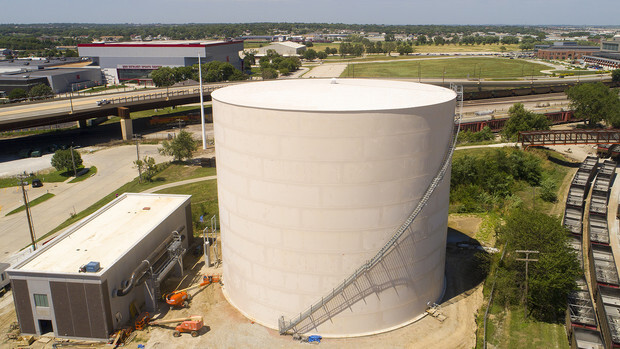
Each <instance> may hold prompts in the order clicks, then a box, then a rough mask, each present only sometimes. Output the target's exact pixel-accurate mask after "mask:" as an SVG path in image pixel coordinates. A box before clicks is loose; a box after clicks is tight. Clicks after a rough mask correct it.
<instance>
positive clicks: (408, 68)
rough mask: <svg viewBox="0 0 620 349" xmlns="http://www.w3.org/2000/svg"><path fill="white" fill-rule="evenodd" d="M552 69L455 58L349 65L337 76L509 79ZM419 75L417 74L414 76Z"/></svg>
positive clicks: (523, 63) (510, 61)
mask: <svg viewBox="0 0 620 349" xmlns="http://www.w3.org/2000/svg"><path fill="white" fill-rule="evenodd" d="M550 69H552V68H550V67H548V66H546V65H543V64H538V63H532V62H527V61H523V60H516V59H508V58H490V57H471V58H470V57H459V58H437V59H416V60H411V61H396V62H386V63H383V62H380V63H356V64H349V65H348V66H347V68H346V69H345V71H344V72H343V73H342V74H341V75H340V76H341V77H356V78H357V77H377V78H381V77H390V78H417V77H418V76H421V77H422V78H423V79H424V78H442V77H446V78H450V79H468V78H469V79H478V78H481V79H507V78H508V79H509V78H519V77H528V76H532V75H533V76H541V75H546V74H544V73H542V71H543V70H550ZM418 74H419V75H418Z"/></svg>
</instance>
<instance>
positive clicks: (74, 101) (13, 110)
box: [0, 84, 225, 139]
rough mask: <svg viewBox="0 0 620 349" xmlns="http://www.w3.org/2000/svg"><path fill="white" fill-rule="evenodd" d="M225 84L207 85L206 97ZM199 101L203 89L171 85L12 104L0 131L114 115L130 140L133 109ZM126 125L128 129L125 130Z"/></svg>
mask: <svg viewBox="0 0 620 349" xmlns="http://www.w3.org/2000/svg"><path fill="white" fill-rule="evenodd" d="M223 86H225V85H224V84H218V85H207V86H205V87H204V89H203V90H204V91H203V96H204V100H205V101H210V100H211V92H212V91H214V90H215V89H217V88H220V87H223ZM103 99H105V100H106V101H108V103H107V104H102V105H97V101H100V100H103ZM198 102H200V88H199V87H197V86H191V87H182V88H171V89H169V91H166V90H165V89H145V90H136V91H133V92H127V93H115V94H106V95H96V96H92V97H82V98H67V99H62V100H57V99H56V100H51V101H50V100H48V101H41V102H38V103H27V104H19V105H12V106H7V107H3V108H0V132H1V131H9V130H15V129H22V128H29V127H37V126H45V125H54V124H60V123H66V122H73V121H83V120H87V119H92V118H99V117H108V116H111V115H115V116H120V117H121V118H122V119H123V121H122V122H121V127H122V128H123V138H125V139H131V129H130V127H131V126H130V125H131V124H130V113H131V112H136V111H141V110H149V109H155V108H164V107H169V106H177V105H184V104H191V103H198ZM128 125H129V126H128ZM126 127H129V128H127V129H126ZM126 131H128V132H126Z"/></svg>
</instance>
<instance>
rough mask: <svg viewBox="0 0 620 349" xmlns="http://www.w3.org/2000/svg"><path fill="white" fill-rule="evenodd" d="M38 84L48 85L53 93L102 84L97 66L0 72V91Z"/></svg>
mask: <svg viewBox="0 0 620 349" xmlns="http://www.w3.org/2000/svg"><path fill="white" fill-rule="evenodd" d="M38 84H44V85H48V86H49V87H51V88H52V91H53V92H54V93H63V92H69V91H77V90H81V89H84V88H88V87H92V86H98V85H102V84H103V76H102V75H101V70H100V69H99V68H97V67H82V68H49V69H40V70H26V71H17V72H15V71H13V72H7V73H0V91H4V92H5V93H7V94H8V93H10V92H11V91H12V90H14V89H16V88H21V89H23V90H25V91H29V90H30V89H31V88H32V87H33V86H36V85H38Z"/></svg>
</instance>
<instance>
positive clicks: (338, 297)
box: [278, 84, 463, 334]
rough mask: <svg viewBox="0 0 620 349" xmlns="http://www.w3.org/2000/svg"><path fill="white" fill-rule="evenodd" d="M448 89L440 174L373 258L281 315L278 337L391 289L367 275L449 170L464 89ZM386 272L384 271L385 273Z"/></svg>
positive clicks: (307, 327)
mask: <svg viewBox="0 0 620 349" xmlns="http://www.w3.org/2000/svg"><path fill="white" fill-rule="evenodd" d="M450 88H451V89H452V90H454V92H456V94H457V98H456V110H457V112H456V113H455V116H454V124H453V125H452V127H453V130H452V136H451V140H450V145H449V147H448V149H447V150H446V152H445V154H444V156H443V160H442V164H441V167H440V169H439V171H438V172H437V174H436V175H435V177H434V178H433V180H432V181H431V183H430V184H429V186H428V187H427V188H426V191H425V192H424V195H423V196H422V199H421V200H420V202H419V203H418V204H417V206H416V207H415V209H414V210H413V212H411V214H410V215H409V216H408V217H407V219H406V220H405V221H404V222H403V224H402V225H401V226H400V227H399V228H398V230H396V232H395V233H394V235H392V237H391V238H390V239H389V240H388V241H387V242H386V243H385V245H383V247H382V248H381V249H380V250H379V251H378V252H377V254H376V255H375V256H374V257H373V258H372V259H370V260H368V261H367V262H366V263H364V264H363V265H362V266H360V267H359V268H358V269H357V270H356V271H355V272H354V273H353V274H351V275H350V276H349V277H347V278H346V279H345V280H344V281H343V282H342V283H340V284H339V285H338V286H336V287H335V288H333V289H332V290H331V291H330V292H329V293H328V294H326V295H325V296H323V297H322V298H321V299H320V300H318V301H317V302H316V303H314V304H312V305H310V307H309V308H308V309H306V310H305V311H303V312H301V313H300V314H299V315H298V316H296V317H294V318H292V319H290V320H287V319H285V318H284V316H281V317H280V319H278V328H279V331H280V334H300V333H306V332H308V331H310V330H312V329H316V328H317V327H318V325H320V324H321V323H323V322H325V321H327V320H329V319H330V318H332V317H333V316H334V315H335V314H338V313H339V312H340V311H342V310H344V309H346V308H350V307H351V305H352V304H354V303H355V302H357V301H359V300H362V299H363V298H365V297H367V296H368V295H370V294H372V293H378V292H381V291H382V290H384V289H387V288H391V287H393V285H392V284H384V285H382V284H381V283H380V282H376V281H375V280H373V278H372V277H371V275H370V273H369V272H370V271H371V270H373V269H374V268H375V267H377V266H379V265H380V264H381V261H382V260H383V259H384V257H385V256H386V254H388V252H390V251H391V250H392V249H393V248H394V247H395V246H396V245H397V243H398V242H399V239H400V238H401V236H402V235H403V233H404V232H405V231H406V230H407V229H408V228H409V227H410V226H411V223H413V222H414V221H415V219H416V218H417V217H418V215H419V214H420V212H421V211H422V209H423V208H424V207H425V206H426V204H427V203H428V200H429V199H430V198H431V196H432V195H433V193H434V191H435V189H437V187H438V186H439V184H440V183H441V181H442V180H443V178H444V176H445V174H446V172H447V171H448V169H449V168H450V163H451V160H452V154H453V153H454V149H455V148H456V142H457V137H458V133H459V130H460V127H461V118H462V107H463V86H462V85H455V84H450ZM385 271H386V272H387V270H385Z"/></svg>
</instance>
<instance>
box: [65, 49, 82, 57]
mask: <svg viewBox="0 0 620 349" xmlns="http://www.w3.org/2000/svg"><path fill="white" fill-rule="evenodd" d="M64 56H65V57H79V56H80V55H78V53H77V52H75V51H74V50H67V51H65V54H64Z"/></svg>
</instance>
